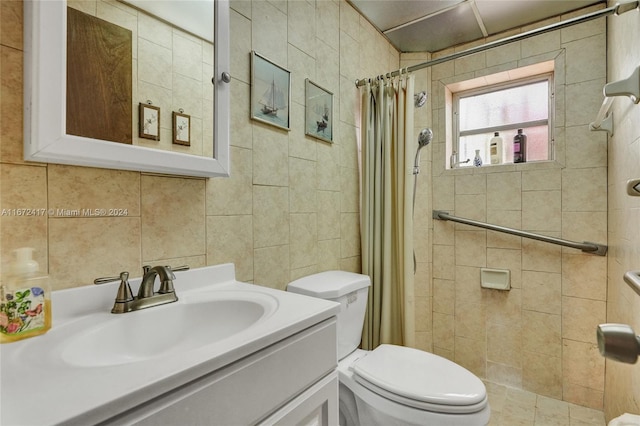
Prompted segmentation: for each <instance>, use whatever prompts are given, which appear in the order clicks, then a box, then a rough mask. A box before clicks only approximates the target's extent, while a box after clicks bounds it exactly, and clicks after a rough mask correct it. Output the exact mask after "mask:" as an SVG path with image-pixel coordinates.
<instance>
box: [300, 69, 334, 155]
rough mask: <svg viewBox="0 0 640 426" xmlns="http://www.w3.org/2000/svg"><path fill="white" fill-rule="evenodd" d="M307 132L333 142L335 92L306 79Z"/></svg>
mask: <svg viewBox="0 0 640 426" xmlns="http://www.w3.org/2000/svg"><path fill="white" fill-rule="evenodd" d="M305 93H306V114H305V134H307V135H309V136H313V137H314V138H318V139H322V140H323V141H325V142H331V143H333V93H331V92H329V91H328V90H326V89H323V88H322V87H320V86H318V85H317V84H315V83H314V82H312V81H311V80H309V79H308V78H307V79H306V80H305Z"/></svg>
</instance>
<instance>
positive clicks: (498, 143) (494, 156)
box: [489, 132, 503, 164]
mask: <svg viewBox="0 0 640 426" xmlns="http://www.w3.org/2000/svg"><path fill="white" fill-rule="evenodd" d="M489 153H490V155H491V164H502V161H503V160H502V137H500V133H499V132H495V133H494V134H493V137H492V138H491V140H490V141H489Z"/></svg>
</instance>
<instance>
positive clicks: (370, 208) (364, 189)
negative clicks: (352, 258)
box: [360, 73, 417, 349]
mask: <svg viewBox="0 0 640 426" xmlns="http://www.w3.org/2000/svg"><path fill="white" fill-rule="evenodd" d="M413 86H414V77H413V76H412V75H407V74H404V75H402V73H401V76H400V77H396V78H393V79H380V80H377V81H374V82H372V83H367V84H366V85H365V86H363V88H362V92H361V94H362V99H361V111H362V115H361V135H360V136H361V140H360V143H361V151H362V163H361V167H362V170H361V172H362V178H361V222H360V224H361V243H362V273H363V274H366V275H369V276H370V277H371V283H372V286H371V288H370V291H369V300H368V305H367V314H366V319H365V324H364V329H363V333H362V347H363V348H364V349H373V348H375V347H377V346H378V345H380V344H382V343H390V344H399V345H406V346H414V335H415V333H414V331H415V326H414V297H413V291H414V288H413V278H414V276H413V274H414V271H413V219H412V209H413V206H412V191H413V184H414V183H413V175H412V172H413V168H412V166H413V165H412V157H413V155H414V154H415V149H417V146H416V142H415V140H413V138H412V137H411V136H412V134H413Z"/></svg>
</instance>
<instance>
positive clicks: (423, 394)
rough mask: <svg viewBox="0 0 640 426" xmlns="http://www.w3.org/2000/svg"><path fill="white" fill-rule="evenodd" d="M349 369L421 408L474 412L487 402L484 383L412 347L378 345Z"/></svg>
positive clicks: (372, 386)
mask: <svg viewBox="0 0 640 426" xmlns="http://www.w3.org/2000/svg"><path fill="white" fill-rule="evenodd" d="M351 369H352V370H353V373H354V379H355V381H356V382H357V383H359V384H360V385H362V386H363V387H365V388H367V389H369V390H371V391H372V392H375V393H377V394H378V395H381V396H383V397H385V398H387V399H389V400H392V401H395V402H398V403H400V404H403V405H406V406H409V407H414V408H417V409H420V410H426V411H431V412H438V413H450V414H464V413H474V412H477V411H480V410H482V409H483V408H484V407H485V406H486V405H487V403H488V402H487V395H486V389H485V387H484V384H483V383H482V381H480V379H478V378H477V377H476V376H475V375H474V374H473V373H471V372H470V371H468V370H466V369H465V368H463V367H461V366H459V365H457V364H455V363H453V362H451V361H449V360H447V359H445V358H442V357H440V356H437V355H434V354H430V353H428V352H424V351H420V350H417V349H413V348H407V347H404V346H396V345H380V346H379V347H377V348H376V349H374V350H373V351H371V352H369V353H368V354H367V355H366V356H364V357H362V358H360V359H358V360H357V361H355V362H354V363H353V364H352V365H351Z"/></svg>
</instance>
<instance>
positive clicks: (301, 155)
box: [0, 0, 399, 289]
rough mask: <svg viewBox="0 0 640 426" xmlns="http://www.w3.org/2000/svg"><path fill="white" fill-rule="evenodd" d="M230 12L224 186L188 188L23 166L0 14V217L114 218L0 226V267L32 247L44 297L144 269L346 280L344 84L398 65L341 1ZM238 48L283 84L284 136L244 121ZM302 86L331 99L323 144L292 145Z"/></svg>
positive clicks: (356, 255) (13, 44) (352, 113)
mask: <svg viewBox="0 0 640 426" xmlns="http://www.w3.org/2000/svg"><path fill="white" fill-rule="evenodd" d="M97 4H98V6H99V7H102V6H104V7H105V8H107V7H111V6H113V4H114V2H113V1H112V0H105V1H104V2H103V1H99V2H98V3H97ZM231 7H232V10H231V40H230V43H231V61H232V67H231V75H232V76H233V82H232V86H231V87H232V95H233V96H232V99H233V101H232V103H231V108H232V123H231V127H232V131H231V144H232V146H231V170H232V171H231V178H229V179H211V180H202V179H189V178H180V177H165V176H154V175H147V174H141V173H136V172H122V171H113V170H103V169H91V168H83V167H74V166H59V165H54V164H48V165H47V164H34V163H25V162H24V161H23V160H22V144H23V137H22V118H23V117H22V108H23V101H22V96H23V95H22V90H23V89H22V88H23V80H22V59H23V43H22V20H23V14H22V2H21V1H19V0H8V1H2V2H1V3H0V24H1V26H0V44H1V45H0V49H1V50H0V54H1V77H2V78H1V83H2V85H1V91H0V97H1V104H0V107H1V111H0V112H1V114H0V117H1V118H0V119H1V124H0V125H1V130H2V133H1V139H0V176H1V181H0V185H1V188H0V189H1V191H0V208H5V209H12V208H16V209H18V208H41V209H49V208H54V209H58V208H60V209H84V208H87V209H88V208H112V207H117V208H121V209H127V215H126V216H124V217H102V218H87V217H48V216H46V215H45V216H28V217H25V216H22V217H14V216H11V215H8V214H7V215H4V216H2V217H0V226H1V231H2V234H1V241H0V250H1V260H2V264H4V265H6V263H7V262H9V260H10V258H11V250H12V249H14V248H17V247H19V246H23V245H27V246H32V247H35V249H36V258H37V260H38V262H39V263H40V265H41V266H42V268H43V269H44V270H45V271H48V273H49V275H50V277H51V279H52V283H53V287H54V288H55V289H62V288H67V287H74V286H82V285H87V284H89V283H91V281H92V280H93V279H94V278H96V277H99V276H112V275H115V274H117V273H118V272H120V271H121V270H128V271H130V272H131V275H132V276H139V275H140V273H141V267H142V265H143V264H147V263H153V264H155V263H163V264H165V263H166V264H172V265H177V264H183V263H188V264H190V265H191V266H192V267H198V266H203V265H212V264H219V263H223V262H234V263H235V264H236V268H237V276H238V278H239V279H240V280H244V281H252V282H255V283H257V284H260V285H265V286H270V287H275V288H281V289H282V288H284V287H285V285H286V284H287V283H288V282H289V281H290V280H292V279H295V278H298V277H300V276H302V275H304V274H308V273H312V272H317V271H322V270H327V269H337V268H341V269H346V270H351V271H359V270H360V239H359V238H360V237H359V219H358V209H359V207H358V204H359V203H358V173H357V167H358V163H357V158H358V155H357V134H358V128H357V127H356V125H357V123H358V120H357V116H358V112H357V108H356V106H357V103H358V91H357V89H356V88H355V85H354V80H355V79H356V78H362V77H368V76H372V75H377V74H381V73H383V72H386V71H388V70H390V69H396V68H398V65H399V54H398V52H397V51H396V50H395V49H394V48H392V47H391V45H390V44H389V43H387V42H386V40H385V39H384V37H383V36H382V35H380V34H378V33H377V32H376V31H375V30H374V29H373V28H372V26H371V25H370V24H369V23H368V22H367V21H366V20H364V19H363V18H362V17H361V16H360V15H359V14H358V13H357V12H356V11H355V9H353V8H352V7H351V6H350V5H348V4H347V3H346V2H344V1H332V0H322V1H317V2H304V1H297V0H292V1H281V2H268V1H253V2H251V1H232V2H231ZM140 28H141V27H138V30H139V32H141V31H142V30H141V29H140ZM140 36H141V37H142V34H140ZM156 38H157V37H156ZM252 49H255V50H256V51H257V52H258V53H261V54H263V55H265V56H266V57H268V58H270V59H271V60H273V61H275V62H277V63H278V64H279V65H281V66H284V67H286V68H288V69H289V70H291V72H292V101H293V102H292V105H291V123H292V130H291V131H290V132H286V131H282V130H279V129H276V128H274V127H271V126H268V125H264V124H261V123H258V122H254V121H251V120H250V119H249V90H250V65H249V57H250V52H251V50H252ZM305 78H310V79H311V80H312V81H314V82H316V83H318V84H319V85H321V86H323V87H326V88H327V89H328V90H330V91H332V92H333V93H334V111H335V114H334V117H335V119H336V121H337V125H336V126H335V127H334V129H335V130H334V131H335V142H334V143H333V144H327V143H325V142H321V141H319V140H316V139H313V138H310V137H307V136H305V135H304V130H303V129H304V80H305ZM177 285H178V287H179V283H178V284H177Z"/></svg>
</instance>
